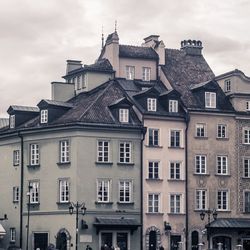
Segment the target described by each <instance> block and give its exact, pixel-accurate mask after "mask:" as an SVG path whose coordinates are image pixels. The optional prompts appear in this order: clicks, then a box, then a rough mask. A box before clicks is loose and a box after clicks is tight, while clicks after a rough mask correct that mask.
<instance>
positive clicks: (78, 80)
mask: <svg viewBox="0 0 250 250" xmlns="http://www.w3.org/2000/svg"><path fill="white" fill-rule="evenodd" d="M81 87H82V86H81V76H77V78H76V89H77V90H79V89H81Z"/></svg>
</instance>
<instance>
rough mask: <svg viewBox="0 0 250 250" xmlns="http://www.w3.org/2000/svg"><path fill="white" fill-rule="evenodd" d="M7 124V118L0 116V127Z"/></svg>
mask: <svg viewBox="0 0 250 250" xmlns="http://www.w3.org/2000/svg"><path fill="white" fill-rule="evenodd" d="M8 125H9V119H8V118H0V128H3V127H6V126H8Z"/></svg>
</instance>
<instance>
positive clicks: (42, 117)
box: [40, 109, 48, 123]
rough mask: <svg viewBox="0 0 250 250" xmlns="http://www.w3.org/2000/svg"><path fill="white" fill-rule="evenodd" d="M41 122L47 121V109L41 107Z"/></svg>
mask: <svg viewBox="0 0 250 250" xmlns="http://www.w3.org/2000/svg"><path fill="white" fill-rule="evenodd" d="M40 118H41V123H48V110H47V109H42V110H41V114H40Z"/></svg>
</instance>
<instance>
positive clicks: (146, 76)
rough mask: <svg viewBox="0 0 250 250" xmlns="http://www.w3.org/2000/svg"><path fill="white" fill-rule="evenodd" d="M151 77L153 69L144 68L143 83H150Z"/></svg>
mask: <svg viewBox="0 0 250 250" xmlns="http://www.w3.org/2000/svg"><path fill="white" fill-rule="evenodd" d="M150 75H151V68H149V67H143V68H142V80H143V81H150Z"/></svg>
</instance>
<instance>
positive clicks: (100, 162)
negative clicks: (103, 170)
mask: <svg viewBox="0 0 250 250" xmlns="http://www.w3.org/2000/svg"><path fill="white" fill-rule="evenodd" d="M95 164H96V165H110V166H111V165H113V162H109V161H107V162H105V161H96V162H95Z"/></svg>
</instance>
